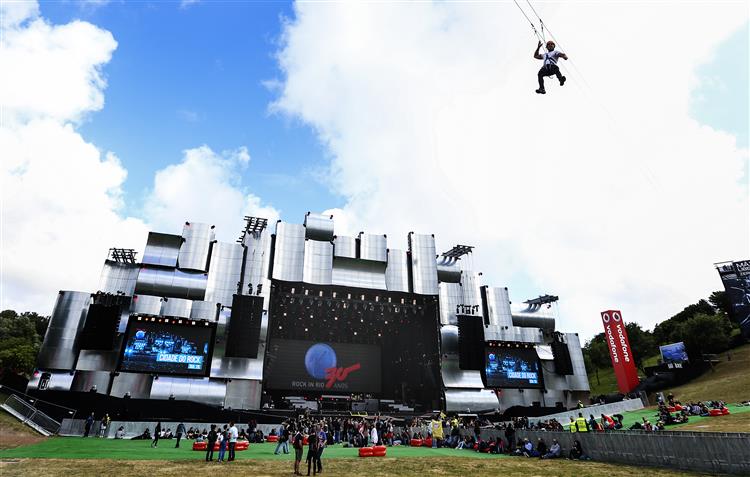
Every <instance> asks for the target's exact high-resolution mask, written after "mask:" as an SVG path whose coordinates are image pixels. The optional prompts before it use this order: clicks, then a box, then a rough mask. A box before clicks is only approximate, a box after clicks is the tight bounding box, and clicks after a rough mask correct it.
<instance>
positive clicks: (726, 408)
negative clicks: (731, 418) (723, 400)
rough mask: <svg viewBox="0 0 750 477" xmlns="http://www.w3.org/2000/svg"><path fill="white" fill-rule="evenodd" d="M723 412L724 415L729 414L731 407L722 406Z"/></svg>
mask: <svg viewBox="0 0 750 477" xmlns="http://www.w3.org/2000/svg"><path fill="white" fill-rule="evenodd" d="M721 414H722V415H724V416H726V415H727V414H729V408H728V407H723V408H721Z"/></svg>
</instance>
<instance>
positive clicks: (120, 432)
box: [115, 426, 125, 439]
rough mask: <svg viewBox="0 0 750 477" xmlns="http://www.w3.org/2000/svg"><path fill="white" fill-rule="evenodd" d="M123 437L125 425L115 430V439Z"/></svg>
mask: <svg viewBox="0 0 750 477" xmlns="http://www.w3.org/2000/svg"><path fill="white" fill-rule="evenodd" d="M124 437H125V427H123V426H120V427H118V428H117V431H116V432H115V439H123V438H124Z"/></svg>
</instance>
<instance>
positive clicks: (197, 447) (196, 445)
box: [193, 441, 208, 451]
mask: <svg viewBox="0 0 750 477" xmlns="http://www.w3.org/2000/svg"><path fill="white" fill-rule="evenodd" d="M207 447H208V444H207V443H206V442H205V441H203V442H193V450H194V451H204V450H206V448H207Z"/></svg>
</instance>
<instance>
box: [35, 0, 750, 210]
mask: <svg viewBox="0 0 750 477" xmlns="http://www.w3.org/2000/svg"><path fill="white" fill-rule="evenodd" d="M41 13H42V15H43V16H45V17H47V18H49V19H50V20H51V21H53V22H54V23H67V22H68V21H70V20H73V19H76V18H80V19H83V20H87V21H90V22H92V23H94V24H96V25H97V26H99V27H101V28H104V29H106V30H109V31H110V32H112V34H113V35H114V37H115V39H116V40H117V42H118V47H117V50H116V51H115V53H114V56H113V58H112V60H111V61H110V62H109V63H108V64H107V65H106V68H105V74H106V76H107V79H108V87H107V89H106V90H105V98H106V104H105V107H104V109H103V110H102V111H99V112H97V113H95V114H93V115H92V116H90V117H89V118H88V121H87V122H86V123H85V124H84V125H83V126H82V127H81V129H80V131H81V133H82V134H83V136H84V137H85V138H87V140H90V141H91V142H93V143H94V144H96V145H97V146H98V147H100V148H102V149H104V150H110V151H113V152H115V153H116V154H117V155H118V157H119V158H120V160H121V161H122V163H123V165H124V166H125V168H126V169H127V170H128V173H129V175H128V179H127V181H126V183H125V185H124V190H125V192H126V197H125V200H126V210H125V212H126V213H134V214H136V215H137V214H138V211H139V209H140V207H141V205H142V202H141V200H142V198H143V196H144V195H145V192H146V191H147V189H149V188H150V187H152V185H153V183H152V181H153V174H154V172H155V171H156V170H158V169H161V168H163V167H164V166H166V165H167V164H170V163H174V162H177V161H178V160H179V159H180V157H181V152H182V151H183V150H184V149H188V148H193V147H197V146H199V145H201V144H207V145H209V146H210V147H211V148H212V149H213V150H215V151H220V150H225V149H234V148H237V147H239V146H242V145H245V146H247V147H248V149H249V151H250V155H251V157H252V161H251V165H250V167H249V168H248V169H247V170H246V171H245V172H244V173H245V174H246V175H247V176H248V177H247V178H245V180H244V181H243V183H244V184H246V185H248V186H249V187H250V188H251V189H252V191H253V193H255V194H256V195H258V196H260V197H262V198H263V199H264V200H265V201H266V202H268V203H270V204H272V205H273V206H274V207H276V208H277V209H279V210H280V211H281V213H282V218H283V219H285V220H289V221H294V222H296V221H300V220H302V216H303V215H304V213H305V212H306V211H308V210H313V211H315V210H325V209H329V208H334V207H341V206H342V205H344V201H345V200H344V198H343V197H341V196H338V195H336V194H334V193H332V192H331V190H330V189H329V187H327V186H326V185H325V184H323V183H321V181H319V180H316V176H318V174H317V173H318V172H321V171H324V170H325V168H326V166H327V165H328V160H327V158H326V155H325V151H324V149H323V148H322V147H321V145H320V143H319V142H318V140H317V138H316V135H315V133H314V131H313V130H312V129H311V128H310V127H309V126H307V125H304V124H302V123H300V122H298V121H295V120H292V119H289V118H286V117H283V116H281V115H278V114H271V113H270V112H269V104H270V103H271V102H273V101H274V99H276V94H277V93H276V92H274V91H273V90H272V89H271V88H269V87H268V86H267V82H268V81H273V80H276V79H280V71H279V69H278V65H277V62H276V59H275V56H274V55H275V52H276V51H277V49H278V47H279V41H280V34H281V27H282V21H283V19H284V18H290V17H292V16H293V11H292V5H291V3H289V2H202V3H201V2H199V3H195V4H191V5H188V6H186V7H181V6H180V4H179V3H176V2H112V3H109V4H106V5H104V6H101V7H92V6H85V5H84V6H74V5H73V4H71V3H69V2H42V4H41ZM747 44H748V27H747V25H746V26H745V27H744V28H743V29H742V30H740V31H738V32H737V33H736V34H735V35H733V37H732V38H731V39H730V40H728V41H726V42H725V43H724V44H723V45H722V46H721V47H720V48H719V49H718V51H717V52H716V55H715V57H714V58H713V59H712V60H711V61H710V62H709V63H707V64H705V65H703V66H702V67H701V68H700V69H699V71H698V74H699V76H700V77H701V79H702V83H701V86H700V87H699V88H698V89H697V90H696V91H695V100H694V103H693V108H692V109H693V114H694V117H695V118H696V119H698V120H699V121H701V122H702V123H705V124H707V125H710V126H712V127H715V128H718V129H722V130H726V131H728V132H730V133H733V134H736V135H737V139H738V144H739V145H740V146H742V147H747V145H748V132H747V131H748V108H747V105H748V101H749V100H748V88H747V85H748V55H747V52H746V47H747ZM628 74H640V73H639V72H637V71H629V72H628ZM675 80H679V79H675ZM310 87H311V88H316V87H325V86H324V85H310ZM612 94H617V92H616V91H613V92H612Z"/></svg>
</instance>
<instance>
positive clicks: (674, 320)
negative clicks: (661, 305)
mask: <svg viewBox="0 0 750 477" xmlns="http://www.w3.org/2000/svg"><path fill="white" fill-rule="evenodd" d="M698 313H702V314H704V315H715V314H716V310H715V309H714V307H713V306H711V304H710V303H709V302H707V301H706V300H698V303H694V304H692V305H688V306H686V307H685V309H683V310H682V311H681V312H679V313H677V314H676V315H674V316H673V317H671V318H669V319H668V320H665V321H662V322H661V323H659V324H658V325H656V327H655V328H654V338H655V340H656V341H655V342H656V343H657V344H668V343H674V342H675V341H681V340H680V339H678V338H677V337H676V335H675V330H676V329H677V327H678V325H679V324H680V323H684V322H686V321H688V320H689V319H690V318H692V317H693V316H695V315H696V314H698Z"/></svg>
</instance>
